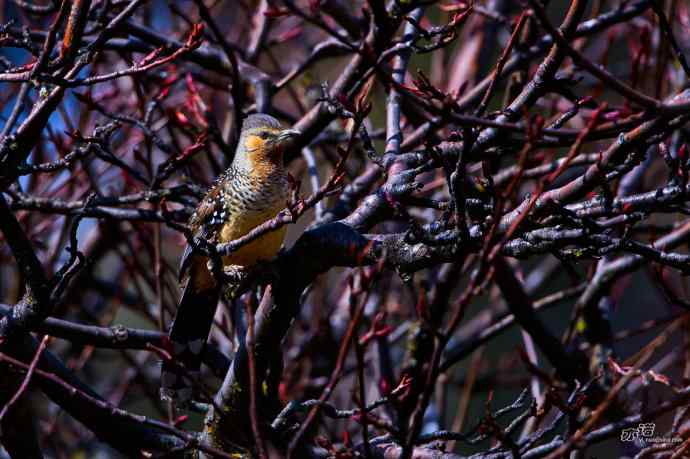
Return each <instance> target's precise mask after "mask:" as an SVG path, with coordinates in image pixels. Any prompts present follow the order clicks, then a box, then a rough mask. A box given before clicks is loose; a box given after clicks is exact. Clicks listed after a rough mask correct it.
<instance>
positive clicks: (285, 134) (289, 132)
mask: <svg viewBox="0 0 690 459" xmlns="http://www.w3.org/2000/svg"><path fill="white" fill-rule="evenodd" d="M301 134H302V133H301V132H299V131H298V130H296V129H285V130H283V131H280V134H278V137H277V139H276V140H278V142H281V143H282V142H286V141H288V140H292V139H294V138H295V137H297V136H299V135H301Z"/></svg>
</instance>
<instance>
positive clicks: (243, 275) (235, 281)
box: [223, 265, 250, 301]
mask: <svg viewBox="0 0 690 459" xmlns="http://www.w3.org/2000/svg"><path fill="white" fill-rule="evenodd" d="M223 274H224V275H225V278H226V281H227V283H226V288H225V297H226V298H227V299H228V300H229V301H232V300H234V299H236V298H237V296H238V292H239V291H240V289H241V287H242V286H243V285H244V282H245V281H246V279H247V278H248V276H249V274H250V269H248V268H246V267H244V266H238V265H226V266H223Z"/></svg>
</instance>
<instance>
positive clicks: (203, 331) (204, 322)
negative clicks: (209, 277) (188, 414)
mask: <svg viewBox="0 0 690 459" xmlns="http://www.w3.org/2000/svg"><path fill="white" fill-rule="evenodd" d="M194 277H195V276H193V275H192V276H190V278H189V279H187V281H186V283H185V286H184V290H183V292H182V298H181V299H180V304H179V306H178V308H177V314H176V315H175V319H174V321H173V324H172V327H171V328H170V332H169V333H168V337H169V338H170V344H171V346H170V350H171V351H172V352H171V354H172V360H171V361H164V362H163V366H162V368H161V398H163V399H164V400H172V401H175V402H176V403H177V404H178V405H184V404H186V403H188V402H189V401H190V400H191V399H192V397H193V395H194V390H193V385H192V381H193V380H198V376H199V370H200V369H201V359H202V354H203V352H204V349H205V347H206V340H207V338H208V334H209V332H210V330H211V325H212V324H213V316H214V315H215V312H216V305H217V304H218V298H219V294H220V291H219V288H218V287H217V286H216V285H215V283H211V285H208V284H207V285H204V286H199V284H198V282H195V279H194Z"/></svg>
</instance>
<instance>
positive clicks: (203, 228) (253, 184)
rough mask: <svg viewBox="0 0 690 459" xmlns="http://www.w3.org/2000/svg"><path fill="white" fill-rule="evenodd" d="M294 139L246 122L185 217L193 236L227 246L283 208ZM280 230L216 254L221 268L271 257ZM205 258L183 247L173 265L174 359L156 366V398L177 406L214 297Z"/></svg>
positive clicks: (267, 120) (193, 372)
mask: <svg viewBox="0 0 690 459" xmlns="http://www.w3.org/2000/svg"><path fill="white" fill-rule="evenodd" d="M298 134H299V132H298V131H295V130H292V129H283V128H282V127H281V125H280V123H279V122H278V120H276V119H275V118H273V117H272V116H269V115H263V114H257V115H250V116H249V117H247V118H246V119H245V121H244V123H243V125H242V131H241V133H240V139H239V143H238V144H237V151H236V152H235V158H234V159H233V161H232V164H231V165H230V167H229V168H228V169H227V170H226V171H225V172H224V173H223V174H222V175H221V176H220V177H219V178H218V179H217V180H216V183H215V184H214V185H213V187H212V188H211V189H210V190H209V192H208V193H207V194H206V196H205V197H204V198H203V199H202V201H201V202H200V203H199V205H198V207H197V208H196V210H195V212H194V214H193V215H192V217H191V218H190V220H189V226H190V228H191V230H192V233H193V234H194V237H195V238H204V239H206V240H208V241H209V242H211V243H214V244H217V243H223V242H229V241H232V240H234V239H237V238H239V237H242V236H244V235H245V234H247V233H248V232H249V231H251V230H252V229H254V228H255V227H257V226H258V225H260V224H262V223H264V222H266V221H267V220H270V219H271V218H273V217H275V216H276V215H277V214H278V213H279V212H280V211H281V210H282V209H284V208H285V205H286V201H287V193H288V176H287V170H286V169H285V167H284V165H283V153H284V151H285V148H286V146H287V144H288V142H289V141H290V140H291V139H293V138H294V137H295V136H296V135H298ZM285 232H286V227H285V226H283V227H282V228H280V229H277V230H275V231H272V232H269V233H266V234H264V235H263V236H262V237H260V238H258V239H256V240H254V241H252V242H250V243H249V244H246V245H244V246H242V247H240V248H239V249H238V250H237V251H235V252H233V253H232V254H230V255H228V256H225V257H223V266H224V269H228V268H230V269H232V268H234V267H240V269H241V268H246V267H250V266H252V265H255V264H257V263H258V262H260V261H265V260H270V259H271V258H273V257H275V255H276V254H277V253H278V250H280V247H281V245H282V244H283V239H284V237H285ZM208 261H209V260H208V258H207V257H206V256H204V255H202V254H199V253H198V252H196V253H195V252H194V251H193V249H192V247H191V246H189V245H188V246H187V247H186V249H185V251H184V254H183V255H182V260H181V262H180V280H181V283H182V285H183V293H182V297H181V299H180V303H179V305H178V308H177V314H176V316H175V320H174V321H173V324H172V327H171V329H170V332H169V337H170V341H171V344H172V357H173V361H171V362H163V368H162V372H161V396H162V398H164V399H169V400H175V401H176V402H178V403H180V404H184V403H186V402H188V401H189V400H190V399H191V398H192V394H193V391H192V387H191V385H190V384H189V382H188V380H187V379H186V378H185V377H184V376H183V375H184V374H185V373H186V374H187V375H188V376H189V377H192V378H194V377H196V376H197V375H198V373H199V369H200V367H201V354H202V352H203V351H204V348H205V346H206V339H207V338H208V334H209V331H210V329H211V325H212V322H213V316H214V315H215V310H216V304H217V303H218V299H219V295H220V292H221V286H220V285H218V283H217V282H216V280H215V278H214V277H213V275H212V273H211V272H210V270H209V263H208ZM175 362H177V364H176V363H175ZM179 364H182V365H183V366H184V370H183V369H181V368H180V366H179Z"/></svg>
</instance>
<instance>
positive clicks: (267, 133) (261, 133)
mask: <svg viewBox="0 0 690 459" xmlns="http://www.w3.org/2000/svg"><path fill="white" fill-rule="evenodd" d="M272 136H273V133H271V131H259V137H261V138H262V139H268V138H270V137H272Z"/></svg>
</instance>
